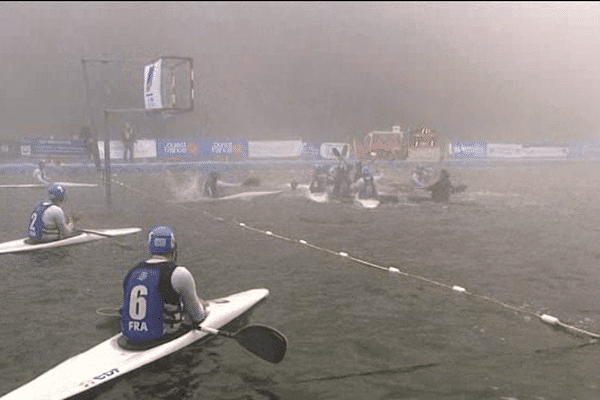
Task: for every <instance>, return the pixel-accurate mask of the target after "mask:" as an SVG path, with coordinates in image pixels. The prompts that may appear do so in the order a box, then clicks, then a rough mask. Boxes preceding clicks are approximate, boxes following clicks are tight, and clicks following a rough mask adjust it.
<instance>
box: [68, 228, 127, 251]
mask: <svg viewBox="0 0 600 400" xmlns="http://www.w3.org/2000/svg"><path fill="white" fill-rule="evenodd" d="M76 230H77V232H81V233H89V234H92V235H98V236H102V237H105V238H107V239H111V240H112V241H113V243H115V244H117V245H119V246H121V247H122V248H124V249H129V250H133V247H131V246H130V245H128V244H124V243H121V242H119V241H118V240H117V239H115V238H114V237H113V236H111V235H107V234H106V233H102V232H97V231H91V230H87V229H76Z"/></svg>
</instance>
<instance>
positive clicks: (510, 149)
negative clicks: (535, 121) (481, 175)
mask: <svg viewBox="0 0 600 400" xmlns="http://www.w3.org/2000/svg"><path fill="white" fill-rule="evenodd" d="M522 149H523V145H521V144H505V143H488V145H487V156H488V157H497V158H521V157H522V156H523V153H522Z"/></svg>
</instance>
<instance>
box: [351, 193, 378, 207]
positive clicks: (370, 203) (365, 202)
mask: <svg viewBox="0 0 600 400" xmlns="http://www.w3.org/2000/svg"><path fill="white" fill-rule="evenodd" d="M355 200H356V203H357V204H359V205H360V206H361V207H363V208H369V209H373V208H377V207H379V204H380V201H379V200H378V199H361V198H359V197H358V195H356V196H355Z"/></svg>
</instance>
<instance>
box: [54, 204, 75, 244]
mask: <svg viewBox="0 0 600 400" xmlns="http://www.w3.org/2000/svg"><path fill="white" fill-rule="evenodd" d="M53 217H54V223H55V224H56V227H57V228H58V231H59V232H60V238H61V239H63V238H67V237H69V236H73V235H74V234H75V233H76V232H75V227H74V225H73V222H72V221H67V217H66V216H65V213H64V211H63V210H62V209H61V208H59V207H56V210H55V212H54V213H53Z"/></svg>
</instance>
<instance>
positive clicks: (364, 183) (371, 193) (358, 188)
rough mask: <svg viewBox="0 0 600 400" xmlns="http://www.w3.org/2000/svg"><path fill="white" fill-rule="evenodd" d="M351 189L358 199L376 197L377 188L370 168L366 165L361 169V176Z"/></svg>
mask: <svg viewBox="0 0 600 400" xmlns="http://www.w3.org/2000/svg"><path fill="white" fill-rule="evenodd" d="M351 189H352V191H353V192H356V193H357V195H358V198H359V199H377V198H378V194H377V188H376V187H375V180H374V179H373V174H372V173H371V170H370V169H369V168H367V167H365V168H363V170H362V177H361V178H359V179H358V180H357V181H356V182H355V183H354V184H352V186H351Z"/></svg>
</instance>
